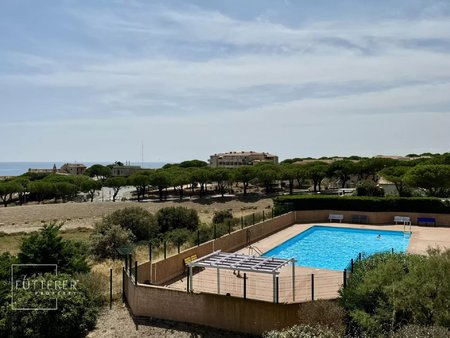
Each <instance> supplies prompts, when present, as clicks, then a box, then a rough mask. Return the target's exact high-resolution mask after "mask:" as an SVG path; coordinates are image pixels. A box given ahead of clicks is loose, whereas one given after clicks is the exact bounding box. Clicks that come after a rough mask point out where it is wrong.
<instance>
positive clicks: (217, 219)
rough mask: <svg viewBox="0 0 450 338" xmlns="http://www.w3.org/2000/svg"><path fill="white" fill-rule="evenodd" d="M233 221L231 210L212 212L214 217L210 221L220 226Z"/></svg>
mask: <svg viewBox="0 0 450 338" xmlns="http://www.w3.org/2000/svg"><path fill="white" fill-rule="evenodd" d="M232 219H233V213H232V212H231V210H219V211H215V212H214V216H213V219H212V222H213V223H214V224H221V223H224V222H225V221H226V220H227V221H228V220H232Z"/></svg>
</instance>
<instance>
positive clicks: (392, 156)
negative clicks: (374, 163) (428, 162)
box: [374, 155, 418, 161]
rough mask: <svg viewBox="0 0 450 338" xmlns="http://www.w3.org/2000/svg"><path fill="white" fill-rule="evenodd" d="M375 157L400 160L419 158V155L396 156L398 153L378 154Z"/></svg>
mask: <svg viewBox="0 0 450 338" xmlns="http://www.w3.org/2000/svg"><path fill="white" fill-rule="evenodd" d="M374 158H388V159H391V160H398V161H412V160H415V159H417V158H418V157H410V156H396V155H377V156H374Z"/></svg>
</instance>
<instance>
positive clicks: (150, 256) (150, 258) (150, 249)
mask: <svg viewBox="0 0 450 338" xmlns="http://www.w3.org/2000/svg"><path fill="white" fill-rule="evenodd" d="M148 260H149V261H150V262H151V261H152V242H148Z"/></svg>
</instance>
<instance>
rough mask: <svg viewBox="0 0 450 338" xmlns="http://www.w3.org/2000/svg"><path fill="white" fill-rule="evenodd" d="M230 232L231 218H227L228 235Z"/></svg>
mask: <svg viewBox="0 0 450 338" xmlns="http://www.w3.org/2000/svg"><path fill="white" fill-rule="evenodd" d="M229 234H231V220H228V235H229Z"/></svg>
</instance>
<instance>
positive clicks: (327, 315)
mask: <svg viewBox="0 0 450 338" xmlns="http://www.w3.org/2000/svg"><path fill="white" fill-rule="evenodd" d="M298 317H299V324H302V325H310V326H316V325H319V326H321V327H327V328H330V329H332V330H333V331H334V332H336V333H342V334H343V333H344V331H345V326H344V319H345V311H344V309H343V308H342V307H341V306H340V305H339V304H338V303H337V302H336V301H329V300H317V301H314V302H310V303H303V304H301V305H300V309H299V310H298Z"/></svg>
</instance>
